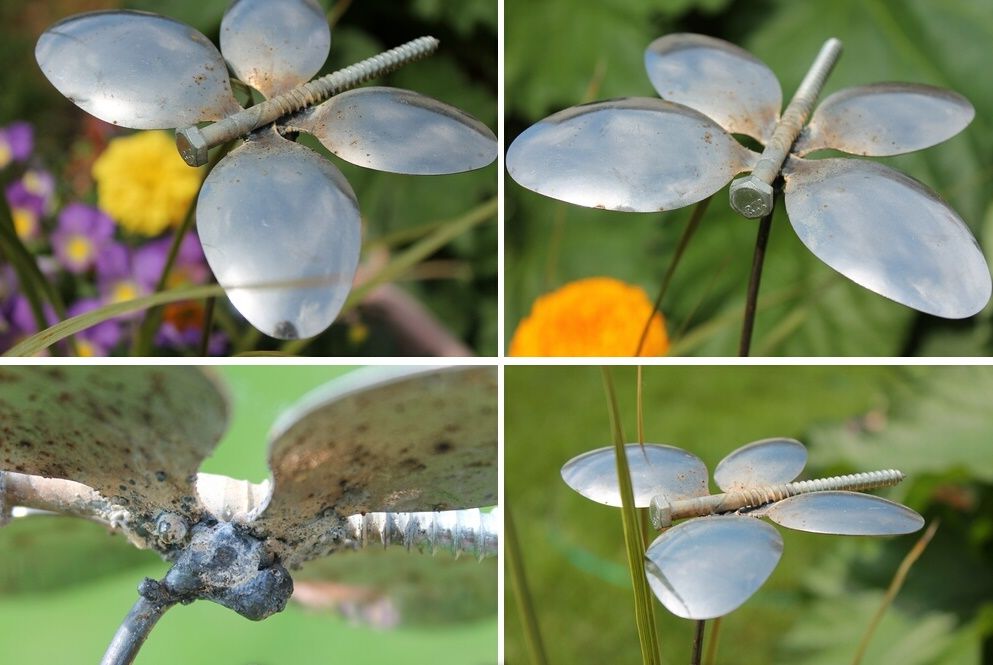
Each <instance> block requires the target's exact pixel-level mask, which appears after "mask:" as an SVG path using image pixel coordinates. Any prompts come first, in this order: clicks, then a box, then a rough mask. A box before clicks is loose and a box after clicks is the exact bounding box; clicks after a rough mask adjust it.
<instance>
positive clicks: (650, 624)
mask: <svg viewBox="0 0 993 665" xmlns="http://www.w3.org/2000/svg"><path fill="white" fill-rule="evenodd" d="M600 370H601V374H602V376H603V388H604V392H605V393H606V396H607V407H608V413H609V415H610V426H611V427H610V429H611V432H612V434H613V440H614V449H615V451H616V458H617V482H618V485H619V487H620V491H621V519H622V523H623V525H624V544H625V547H626V549H627V557H628V567H629V568H630V571H631V585H632V587H633V588H634V598H635V605H634V611H635V621H636V624H637V627H638V640H639V642H640V644H641V657H642V661H643V662H644V663H645V665H660V664H661V653H662V652H661V649H660V643H659V636H658V632H657V628H656V626H655V606H654V604H653V598H652V594H651V592H650V590H649V588H648V579H647V578H646V577H645V541H644V540H643V539H642V535H641V528H640V525H639V521H638V509H637V508H635V506H634V490H633V489H632V484H631V471H630V469H629V468H628V460H627V453H626V451H625V448H624V431H623V429H622V427H621V414H620V408H619V407H618V405H617V392H616V390H615V389H614V379H613V375H612V374H611V372H610V368H609V367H601V368H600Z"/></svg>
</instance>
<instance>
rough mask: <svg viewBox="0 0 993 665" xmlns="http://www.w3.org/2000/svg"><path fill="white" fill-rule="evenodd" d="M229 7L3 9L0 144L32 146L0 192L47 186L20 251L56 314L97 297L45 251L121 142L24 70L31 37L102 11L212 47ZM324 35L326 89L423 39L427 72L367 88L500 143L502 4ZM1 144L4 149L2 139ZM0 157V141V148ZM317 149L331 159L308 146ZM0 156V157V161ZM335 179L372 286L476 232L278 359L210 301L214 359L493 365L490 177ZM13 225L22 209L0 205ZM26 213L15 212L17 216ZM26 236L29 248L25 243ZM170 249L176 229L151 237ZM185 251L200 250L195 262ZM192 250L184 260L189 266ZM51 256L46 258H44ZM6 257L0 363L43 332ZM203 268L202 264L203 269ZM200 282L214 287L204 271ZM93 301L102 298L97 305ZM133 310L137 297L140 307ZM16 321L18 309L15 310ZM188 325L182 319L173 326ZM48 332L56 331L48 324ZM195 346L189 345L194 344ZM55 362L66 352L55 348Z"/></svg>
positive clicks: (343, 25) (355, 13)
mask: <svg viewBox="0 0 993 665" xmlns="http://www.w3.org/2000/svg"><path fill="white" fill-rule="evenodd" d="M228 4H229V3H228V2H224V1H222V0H210V1H208V2H204V1H202V0H127V1H122V0H58V1H56V2H44V3H39V2H30V1H29V0H10V1H8V2H4V3H2V6H0V57H2V58H3V61H4V63H5V66H4V70H3V73H2V74H0V83H2V85H3V90H4V94H3V95H2V96H0V132H3V131H4V128H8V127H10V126H11V125H12V124H14V123H19V122H26V123H29V125H30V126H31V128H33V131H34V145H33V148H32V149H30V151H29V154H27V155H19V154H17V151H16V150H15V151H14V153H15V154H14V160H13V161H12V162H10V163H9V164H5V163H4V160H3V159H0V184H3V185H4V186H10V185H13V184H15V183H17V182H19V181H20V180H21V179H22V178H23V176H24V175H25V174H26V173H28V172H29V171H40V172H43V173H44V174H49V175H50V177H51V180H52V182H51V186H52V190H53V191H50V192H46V196H45V199H44V201H42V202H40V203H39V204H38V205H37V206H35V207H36V208H37V210H36V212H35V215H34V216H35V217H36V218H37V219H36V220H34V221H36V222H37V223H38V224H40V226H41V229H40V231H37V232H35V234H34V235H33V236H32V237H30V238H22V240H23V242H24V244H25V245H26V247H27V249H28V251H29V252H30V254H31V255H32V256H33V257H34V258H35V260H36V261H37V262H38V263H39V265H40V267H41V270H42V272H43V273H45V274H46V276H48V278H49V280H50V281H51V282H53V283H54V284H55V286H56V287H57V288H58V290H59V292H60V293H61V294H62V297H63V299H64V300H65V301H66V306H67V307H68V308H69V309H70V310H73V305H74V304H76V303H77V302H79V301H84V302H89V300H91V299H93V298H94V297H95V296H97V295H99V297H100V298H102V299H103V302H101V304H103V303H104V302H106V300H107V298H108V296H107V295H106V293H104V291H105V289H103V288H102V287H101V286H99V285H97V284H95V283H94V279H93V277H92V274H91V273H85V274H80V273H78V272H74V271H72V270H68V269H67V268H66V266H65V265H64V263H65V262H64V261H61V260H59V256H58V255H57V254H55V253H54V252H53V251H52V248H51V244H52V243H50V242H48V241H49V236H50V234H51V232H52V231H53V230H54V229H55V228H57V227H58V226H59V224H60V220H59V216H60V214H61V213H62V211H63V210H64V209H65V206H66V205H68V204H71V203H74V202H79V203H85V204H91V205H95V204H96V203H97V197H96V190H95V187H94V181H93V177H92V175H91V167H92V165H93V163H94V160H96V159H97V158H99V156H100V155H101V154H102V153H103V151H104V150H105V148H106V147H107V145H108V143H109V142H111V141H112V140H113V139H114V138H116V137H120V136H125V135H130V134H131V133H132V132H131V131H130V130H121V129H117V128H114V127H111V126H110V125H107V124H105V123H102V122H100V121H98V120H95V119H94V118H92V117H90V116H89V115H88V114H86V113H85V112H83V111H82V110H80V109H78V108H77V107H76V106H74V105H73V104H72V103H71V102H69V101H68V100H66V99H65V98H64V97H63V96H62V95H61V94H59V93H58V91H56V89H55V88H54V87H53V86H52V85H51V84H50V83H49V82H48V81H47V80H46V79H45V77H44V76H43V75H42V73H41V71H40V70H39V68H38V66H37V64H36V63H35V60H34V45H35V42H36V40H37V38H38V36H39V35H40V34H41V33H42V32H43V31H44V30H45V29H46V28H47V27H49V26H50V25H51V24H53V23H54V22H56V21H58V20H60V19H63V18H66V17H68V16H70V15H72V14H75V13H78V12H82V11H90V10H102V9H115V8H129V9H140V10H148V11H153V12H157V13H161V14H164V15H167V16H169V17H171V18H174V19H177V20H179V21H183V22H186V23H188V24H190V25H192V26H194V27H195V28H197V29H198V30H199V31H201V32H202V33H204V34H205V35H207V36H208V37H209V38H210V39H211V40H212V41H214V43H215V44H216V43H217V37H218V31H219V26H220V22H221V18H222V16H223V13H224V10H225V9H226V7H227V5H228ZM319 4H321V5H322V6H323V7H324V8H325V9H326V10H327V14H328V20H329V21H330V22H331V23H332V40H331V55H330V57H329V59H328V61H327V63H326V65H325V67H324V69H323V70H322V71H321V74H326V73H329V72H331V71H334V70H337V69H340V68H342V67H345V66H348V65H350V64H353V63H354V62H357V61H359V60H361V59H363V58H367V57H370V56H372V55H375V54H376V53H378V52H380V51H382V50H385V49H388V48H392V47H394V46H397V45H399V44H401V43H403V42H405V41H408V40H410V39H413V38H416V37H419V36H422V35H433V36H435V37H437V38H439V39H440V40H441V47H440V48H439V50H438V51H437V52H436V53H435V54H434V55H433V56H432V57H430V58H427V59H425V60H423V61H420V62H418V63H416V64H414V65H412V66H408V67H405V68H403V69H401V70H400V71H398V72H396V73H394V74H392V75H390V76H388V77H385V78H383V79H380V80H377V81H376V82H375V83H374V84H375V85H391V86H396V87H401V88H407V89H411V90H416V91H418V92H420V93H422V94H425V95H429V96H432V97H435V98H437V99H440V100H442V101H444V102H446V103H448V104H452V105H455V106H457V107H459V108H461V109H463V110H465V111H466V112H468V113H470V114H471V115H473V116H475V117H477V118H479V119H480V120H481V121H482V122H483V123H485V124H486V125H487V126H489V127H490V128H491V129H493V130H494V132H495V131H496V128H497V117H496V90H497V66H496V62H497V49H496V44H497V34H496V21H497V3H496V2H495V0H469V1H467V2H458V3H455V2H449V1H447V0H407V1H404V2H390V3H370V2H354V3H353V2H351V1H350V0H336V1H332V0H319ZM3 138H4V137H3V136H0V139H3ZM0 142H2V141H0ZM301 142H303V143H305V144H306V145H308V146H309V147H311V148H314V149H317V150H319V151H321V152H322V153H323V154H325V155H326V156H327V152H326V151H324V149H323V148H321V147H320V146H319V144H318V143H317V142H316V141H313V140H311V139H310V138H309V137H304V138H303V139H302V141H301ZM0 152H2V151H0ZM331 159H332V161H333V162H334V163H335V165H337V166H338V167H339V168H340V169H341V170H342V172H343V173H344V174H345V176H346V178H347V179H348V181H349V183H350V184H351V186H352V188H353V190H354V191H355V193H356V196H357V198H358V201H359V207H360V212H361V215H362V224H363V242H364V245H363V254H362V259H361V264H360V268H359V273H360V275H359V279H360V281H361V280H368V279H370V278H371V277H374V276H376V275H378V274H379V273H381V272H382V271H384V270H386V269H387V268H391V269H392V268H396V265H395V261H396V259H397V258H398V257H401V256H403V255H404V254H405V253H406V252H409V251H412V250H418V248H420V249H423V248H424V247H425V245H424V243H425V242H427V241H428V239H430V238H431V237H432V235H433V234H438V233H442V234H444V233H445V232H446V231H448V232H451V231H452V228H453V227H457V226H458V224H457V223H458V221H459V220H462V222H463V224H466V221H465V220H466V218H467V217H471V218H472V219H473V221H471V222H469V223H468V224H467V225H466V226H464V227H463V230H462V231H460V232H457V233H452V236H451V237H450V238H449V239H448V240H447V241H445V242H441V243H440V246H439V247H436V248H434V249H431V248H428V249H429V250H430V251H427V252H426V254H425V255H423V256H422V257H421V258H419V259H418V260H416V261H413V265H412V266H407V267H406V269H401V270H400V271H399V273H397V274H392V276H391V277H390V278H389V279H387V283H386V284H385V285H383V286H381V287H380V288H378V289H375V290H374V291H372V292H371V293H369V294H368V295H367V297H366V298H364V300H363V302H362V303H360V304H359V306H358V307H356V308H354V309H352V310H351V311H349V312H347V313H345V314H343V315H342V316H341V318H340V319H339V320H338V322H337V323H336V324H335V325H334V326H333V327H332V328H331V329H330V330H329V331H327V332H326V333H324V334H322V335H320V336H319V337H318V338H316V339H314V340H313V341H310V342H307V343H306V344H300V343H291V344H281V343H278V342H277V341H275V340H271V339H268V338H265V337H262V336H260V335H258V334H257V333H255V332H254V331H253V329H252V328H251V327H250V326H248V324H247V323H245V322H244V320H243V319H241V318H240V317H239V316H238V314H237V313H236V312H235V311H234V310H233V309H232V308H231V307H230V306H229V305H228V303H227V299H226V298H220V299H219V307H218V308H217V310H216V312H215V314H214V318H215V326H214V331H215V337H217V339H212V340H211V344H212V346H211V348H210V354H211V355H219V354H232V353H240V352H245V351H253V350H264V351H282V352H285V353H293V354H308V355H349V356H356V355H372V356H382V355H411V354H412V355H443V354H444V355H465V354H473V353H475V354H481V355H495V354H496V340H497V331H496V321H497V312H496V307H497V305H496V285H497V275H496V270H497V268H496V266H497V255H496V251H497V230H496V229H497V227H496V199H495V196H496V184H497V182H496V165H495V164H494V165H491V166H489V167H486V168H484V169H481V170H479V171H474V172H470V173H464V174H456V175H451V176H444V177H414V176H399V175H394V174H387V173H378V172H373V171H370V170H368V169H364V168H360V167H355V166H352V165H350V164H347V163H345V162H343V161H341V160H338V158H336V157H332V158H331ZM7 199H8V204H9V206H10V207H11V210H12V213H13V216H14V217H15V220H17V219H18V218H17V214H18V210H15V208H17V207H18V205H19V204H21V203H22V201H21V200H19V199H18V197H17V196H14V197H13V198H11V196H10V195H8V197H7ZM21 207H22V208H23V207H24V206H23V205H22V206H21ZM28 235H30V234H28ZM117 236H118V237H119V239H120V240H121V241H122V242H123V243H124V244H125V245H127V246H128V247H129V249H132V250H135V251H137V250H138V249H139V248H140V247H143V246H145V244H146V241H147V240H148V239H146V238H144V237H140V236H136V235H134V234H127V233H121V232H118V234H117ZM160 236H161V238H169V237H171V229H170V230H169V231H166V232H164V233H161V234H160ZM196 244H197V243H194V250H196V249H197V247H196ZM195 253H196V251H194V254H195ZM53 254H54V256H53ZM8 261H10V258H9V256H7V252H6V251H5V252H4V254H3V255H0V349H2V350H5V349H6V348H9V347H10V346H11V345H12V344H13V343H16V342H17V341H18V340H19V339H20V338H23V337H24V336H25V335H27V334H30V333H32V332H35V331H36V330H37V325H35V322H34V320H33V319H32V317H31V316H30V313H29V312H27V311H18V310H17V306H18V305H20V303H18V302H17V301H16V298H17V296H18V295H21V289H20V288H19V285H18V284H17V283H16V281H15V280H14V279H13V278H12V275H11V271H10V269H9V266H7V265H6V264H7V262H8ZM199 262H200V265H204V266H205V264H203V259H202V257H201V258H200V259H199ZM200 272H201V273H204V274H203V276H202V278H201V279H203V280H206V279H208V276H207V273H205V268H201V269H200ZM98 291H99V292H100V293H99V294H97V292H98ZM140 295H144V294H141V293H140ZM22 309H23V307H22ZM201 310H202V306H201V307H200V308H199V309H198V308H197V307H195V306H192V307H187V308H186V309H185V310H183V312H174V314H176V316H175V317H172V318H169V317H167V318H168V321H167V322H171V321H172V319H173V318H174V319H176V320H177V321H179V323H178V324H177V325H181V326H185V327H189V328H196V327H197V325H198V324H199V323H200V322H202V320H203V313H202V311H201ZM184 314H185V317H184V316H183V315H184ZM49 319H50V322H54V320H57V319H58V317H57V316H55V315H54V314H50V315H49ZM131 326H132V324H131V323H125V325H124V326H123V328H124V330H123V333H122V334H121V335H120V336H121V338H122V339H119V340H117V341H116V343H113V344H111V343H109V342H108V341H107V338H106V337H103V338H100V336H99V335H89V336H87V335H82V338H83V339H84V341H86V342H87V343H89V342H90V341H91V338H93V339H92V341H93V342H94V344H95V346H96V347H97V348H96V349H91V348H90V347H89V346H87V349H86V351H88V352H90V353H93V354H95V355H107V354H112V355H121V354H125V353H127V352H129V344H130V341H131V337H132V332H133V329H132V327H131ZM189 337H190V338H195V337H196V335H195V334H193V333H192V332H191V334H190V336H189ZM197 346H198V345H197V343H195V341H182V343H181V341H177V340H175V339H172V340H163V339H161V336H160V337H159V338H157V339H156V345H155V350H154V353H153V354H154V355H199V353H198V349H197ZM54 352H55V353H59V354H62V353H69V352H70V351H69V350H67V349H66V348H63V347H61V346H59V347H56V348H55V349H54Z"/></svg>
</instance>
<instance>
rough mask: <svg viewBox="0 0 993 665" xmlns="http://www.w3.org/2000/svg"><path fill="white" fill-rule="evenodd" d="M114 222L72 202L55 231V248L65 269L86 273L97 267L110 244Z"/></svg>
mask: <svg viewBox="0 0 993 665" xmlns="http://www.w3.org/2000/svg"><path fill="white" fill-rule="evenodd" d="M113 235H114V221H113V220H112V219H111V218H110V217H108V216H107V215H105V214H104V213H102V212H101V211H99V210H97V209H96V208H93V207H90V206H88V205H84V204H82V203H70V204H69V205H67V206H66V207H65V208H63V209H62V212H61V213H59V226H58V228H56V229H55V231H53V232H52V249H53V250H54V251H55V256H56V257H57V258H58V260H59V263H61V264H62V265H63V266H64V267H65V269H66V270H68V271H69V272H72V273H76V274H80V273H84V272H86V271H87V270H89V269H90V268H92V267H93V266H94V265H96V262H97V257H98V256H100V255H101V253H102V252H103V250H104V247H106V246H108V245H109V244H111V243H112V242H113V241H112V238H113Z"/></svg>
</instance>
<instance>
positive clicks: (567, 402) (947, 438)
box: [504, 365, 993, 665]
mask: <svg viewBox="0 0 993 665" xmlns="http://www.w3.org/2000/svg"><path fill="white" fill-rule="evenodd" d="M606 371H607V375H606V376H604V374H603V372H602V371H601V368H597V367H589V366H527V367H507V368H506V371H505V386H506V394H505V430H504V433H505V441H504V445H505V469H506V476H505V477H506V487H505V504H504V514H505V521H506V525H505V527H506V532H505V545H506V547H505V557H506V561H505V569H506V572H505V575H506V585H505V607H506V610H505V611H506V624H505V626H506V628H505V653H506V662H508V663H536V662H549V663H555V662H584V663H599V662H646V663H648V662H659V661H658V660H657V655H658V653H657V652H656V656H655V657H653V656H652V651H651V649H649V650H648V653H647V655H646V652H645V651H643V650H642V649H643V647H642V644H643V641H642V638H641V637H640V636H641V635H642V634H647V633H648V632H649V631H647V629H646V630H642V625H644V626H648V625H652V626H654V627H655V633H656V637H657V642H656V644H661V647H660V653H661V658H662V662H669V663H700V662H703V663H736V664H739V665H749V664H750V663H755V664H758V663H785V662H789V663H797V664H798V665H805V664H810V665H814V664H820V663H824V664H827V663H855V662H865V663H876V664H881V665H887V664H894V665H895V664H897V663H900V664H908V663H915V664H921V665H923V664H925V663H928V664H939V663H941V664H944V663H949V664H950V663H962V664H965V663H981V662H987V661H988V659H989V654H990V651H989V649H990V643H991V635H993V633H991V631H990V627H989V624H988V622H987V621H986V619H985V618H984V617H985V616H986V615H987V613H988V612H989V609H990V600H989V599H990V598H991V597H993V565H991V563H990V561H991V550H990V538H989V533H990V527H991V523H990V515H991V511H990V502H991V493H990V487H991V478H990V470H991V469H993V459H991V455H993V446H990V441H991V437H993V415H991V413H990V409H989V404H990V395H991V394H993V368H991V367H989V366H981V367H969V366H962V367H957V366H940V367H934V366H882V367H880V366H864V365H863V366H849V367H843V366H829V365H827V366H792V367H791V366H772V367H763V366H702V367H695V366H678V367H677V366H669V367H660V366H653V367H644V368H643V370H642V376H641V390H640V391H639V389H638V372H637V370H636V368H633V367H612V368H608V369H607V370H606ZM608 387H609V389H608ZM611 393H612V394H613V395H614V400H615V401H616V408H617V414H618V417H617V421H616V422H617V425H618V428H619V429H618V431H616V433H615V430H614V429H613V427H614V425H613V421H612V416H611V412H612V409H611V407H610V404H611V401H612V400H611V398H610V397H609V395H610V394H611ZM639 395H640V402H639ZM537 403H540V404H541V408H540V409H536V408H535V404H537ZM639 403H640V409H639ZM639 411H640V417H639ZM639 442H644V444H645V446H644V448H642V447H641V446H640V445H639ZM621 443H627V444H628V446H627V448H626V451H627V454H626V456H625V459H626V460H627V465H628V468H629V469H630V477H631V479H632V486H633V487H632V489H631V492H632V495H631V496H632V497H633V501H634V504H635V505H636V506H638V507H641V508H643V510H640V511H637V514H634V511H632V513H633V514H632V515H631V517H632V518H633V519H634V524H636V526H635V527H634V528H633V529H631V530H630V531H629V530H628V528H627V526H626V524H627V523H626V522H625V521H624V518H623V517H622V516H623V515H625V513H626V511H625V510H623V509H620V508H618V507H617V506H619V505H620V504H621V501H622V499H621V498H620V497H621V495H622V489H621V487H620V486H619V484H618V482H617V478H618V466H617V464H616V460H617V457H616V448H615V447H614V446H615V445H620V444H621ZM605 447H606V448H605ZM853 474H858V475H853ZM839 476H840V477H842V478H841V479H840V480H839V479H838V477H839ZM711 478H713V483H711V481H710V479H711ZM825 478H827V479H833V480H820V481H818V482H796V483H794V482H793V481H794V479H798V480H803V481H811V480H817V479H825ZM893 483H896V484H895V485H893ZM878 485H892V486H890V487H885V488H882V489H869V488H871V487H874V486H878ZM770 486H772V487H770ZM777 486H778V487H777ZM787 488H789V491H787ZM846 488H847V489H846ZM718 492H723V493H725V495H724V496H722V497H720V498H718V499H714V498H713V497H711V498H707V497H708V495H711V494H714V495H716V494H717V493H718ZM793 492H806V493H799V494H797V495H796V496H792V497H787V496H784V495H785V494H790V493H793ZM742 496H744V497H745V499H744V500H742V499H741V498H740V497H742ZM735 497H738V498H737V499H736V498H735ZM736 502H737V503H736ZM710 511H716V512H715V513H714V514H710V515H707V513H708V512H710ZM763 518H765V519H763ZM656 524H658V526H659V530H657V529H656V528H655V525H656ZM635 534H637V535H639V536H640V537H641V538H642V542H641V543H640V549H637V548H636V552H637V555H636V556H634V555H631V556H633V559H629V552H630V549H629V548H630V547H634V546H631V545H627V544H626V543H627V538H628V535H631V536H632V538H633V536H634V535H635ZM839 534H850V535H839ZM642 557H643V558H642ZM629 561H634V563H633V564H632V563H629ZM631 565H635V566H637V565H644V567H645V571H646V572H645V573H637V574H633V573H632V572H631V569H630V567H629V566H631ZM633 575H634V576H635V578H636V581H637V582H638V583H639V584H638V585H639V586H641V587H645V586H647V587H648V589H647V590H646V591H645V593H646V595H647V596H649V597H650V604H651V608H652V612H653V614H654V620H653V621H650V622H648V623H645V624H642V625H640V624H639V623H638V620H637V614H638V610H639V608H640V607H643V606H642V605H641V604H639V602H638V601H636V595H633V593H632V589H633V587H632V584H633V581H632V576H633ZM646 582H647V584H646ZM891 585H896V587H895V589H890V587H891ZM890 593H892V594H893V596H892V597H888V594H890ZM877 613H881V617H882V619H881V621H879V623H878V625H873V623H874V621H875V620H876V619H878V617H879V616H880V615H879V614H877ZM701 627H702V628H703V630H704V632H703V638H702V641H701V642H699V643H698V642H697V641H696V639H697V638H696V636H697V634H698V633H697V630H698V629H699V628H701ZM644 639H645V640H647V641H648V643H649V644H652V642H651V640H649V639H648V638H647V637H646V638H644ZM694 644H699V647H698V651H697V653H696V655H695V656H694V658H693V659H692V660H691V654H692V652H693V649H694ZM701 652H702V658H701Z"/></svg>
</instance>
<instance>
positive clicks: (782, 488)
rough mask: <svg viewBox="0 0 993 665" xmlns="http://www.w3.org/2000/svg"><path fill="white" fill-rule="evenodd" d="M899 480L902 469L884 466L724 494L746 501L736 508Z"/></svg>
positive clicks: (889, 483)
mask: <svg viewBox="0 0 993 665" xmlns="http://www.w3.org/2000/svg"><path fill="white" fill-rule="evenodd" d="M903 479H904V475H903V473H902V472H900V471H897V470H896V469H884V470H882V471H867V472H863V473H852V474H847V475H843V476H830V477H828V478H814V479H811V480H799V481H796V482H792V483H784V484H782V485H767V486H763V487H754V488H748V489H744V490H737V491H734V492H728V493H727V494H726V495H725V496H726V497H727V499H728V501H729V502H731V503H739V501H740V500H741V499H739V498H738V497H741V498H742V499H744V500H745V501H747V503H745V504H744V505H742V506H739V507H754V506H762V505H765V504H767V503H773V502H775V501H782V500H783V499H786V498H788V497H791V496H796V495H797V494H810V493H811V492H824V491H827V490H849V491H853V492H857V491H861V490H867V489H874V488H877V487H890V486H892V485H896V484H897V483H899V482H900V481H901V480H903ZM735 510H737V508H735Z"/></svg>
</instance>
